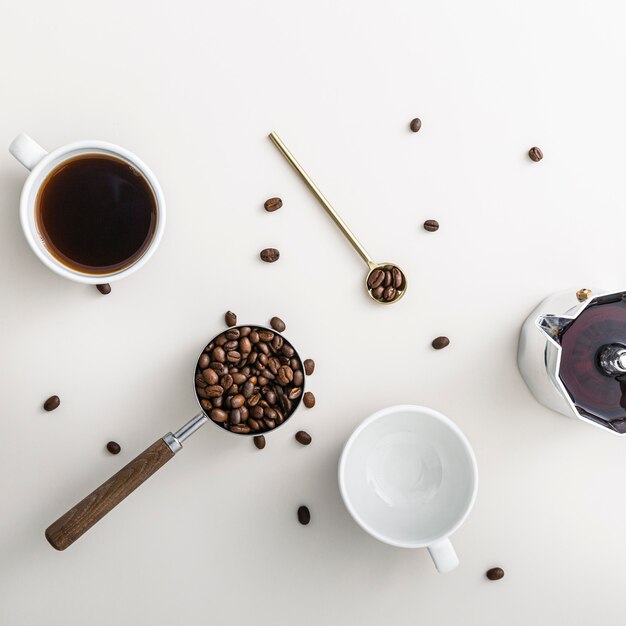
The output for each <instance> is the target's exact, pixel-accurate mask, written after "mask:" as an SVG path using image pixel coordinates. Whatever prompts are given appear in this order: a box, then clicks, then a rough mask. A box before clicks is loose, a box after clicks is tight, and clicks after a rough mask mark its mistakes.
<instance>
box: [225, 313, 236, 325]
mask: <svg viewBox="0 0 626 626" xmlns="http://www.w3.org/2000/svg"><path fill="white" fill-rule="evenodd" d="M224 321H225V322H226V326H236V324H237V316H236V315H235V314H234V313H233V312H232V311H226V315H224Z"/></svg>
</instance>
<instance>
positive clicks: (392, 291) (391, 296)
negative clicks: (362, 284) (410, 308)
mask: <svg viewBox="0 0 626 626" xmlns="http://www.w3.org/2000/svg"><path fill="white" fill-rule="evenodd" d="M397 294H398V290H397V289H396V288H395V287H392V286H391V285H389V287H387V288H386V289H385V292H384V293H383V298H384V299H385V302H391V301H392V300H395V299H396V295H397Z"/></svg>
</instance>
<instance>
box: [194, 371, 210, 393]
mask: <svg viewBox="0 0 626 626" xmlns="http://www.w3.org/2000/svg"><path fill="white" fill-rule="evenodd" d="M195 381H196V387H200V388H202V389H204V387H206V386H207V382H206V380H204V377H203V376H202V374H196V378H195Z"/></svg>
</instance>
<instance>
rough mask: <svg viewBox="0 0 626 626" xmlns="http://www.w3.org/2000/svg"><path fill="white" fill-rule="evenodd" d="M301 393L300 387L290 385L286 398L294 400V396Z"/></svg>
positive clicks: (297, 396)
mask: <svg viewBox="0 0 626 626" xmlns="http://www.w3.org/2000/svg"><path fill="white" fill-rule="evenodd" d="M301 394H302V388H301V387H292V388H291V390H290V391H289V395H288V398H289V399H290V400H295V399H296V398H299V397H300V395H301Z"/></svg>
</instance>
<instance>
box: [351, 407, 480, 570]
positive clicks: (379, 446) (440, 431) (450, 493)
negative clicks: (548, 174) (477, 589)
mask: <svg viewBox="0 0 626 626" xmlns="http://www.w3.org/2000/svg"><path fill="white" fill-rule="evenodd" d="M339 489H340V491H341V496H342V498H343V501H344V503H345V505H346V507H347V509H348V511H349V512H350V514H351V515H352V517H353V518H354V519H355V521H356V522H357V524H359V526H361V528H363V530H365V531H367V532H368V533H369V534H370V535H372V536H373V537H375V538H376V539H378V540H379V541H383V542H385V543H388V544H390V545H392V546H397V547H401V548H428V551H429V552H430V556H431V557H432V559H433V561H434V563H435V567H436V568H437V570H438V571H439V572H441V573H445V572H449V571H451V570H453V569H454V568H455V567H456V566H457V565H458V564H459V560H458V558H457V555H456V552H455V551H454V548H453V547H452V544H451V543H450V539H449V537H450V535H451V534H452V533H453V532H454V531H455V530H456V529H457V528H458V527H459V526H460V525H461V524H462V523H463V522H464V521H465V518H466V517H467V515H468V514H469V512H470V510H471V508H472V506H473V504H474V500H475V499H476V492H477V490H478V468H477V466H476V458H475V456H474V452H473V450H472V448H471V446H470V444H469V442H468V440H467V438H466V437H465V435H464V434H463V433H462V432H461V430H460V429H459V428H458V426H456V424H454V422H452V421H451V420H450V419H449V418H447V417H446V416H445V415H442V414H441V413H438V412H437V411H434V410H433V409H429V408H426V407H422V406H414V405H399V406H392V407H388V408H386V409H382V410H381V411H378V412H377V413H374V414H373V415H371V416H370V417H368V418H367V419H366V420H365V421H363V422H362V423H361V424H360V425H359V426H358V427H357V428H356V430H355V431H354V432H353V433H352V435H351V436H350V438H349V439H348V441H347V443H346V445H345V446H344V449H343V453H342V455H341V459H340V461H339Z"/></svg>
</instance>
